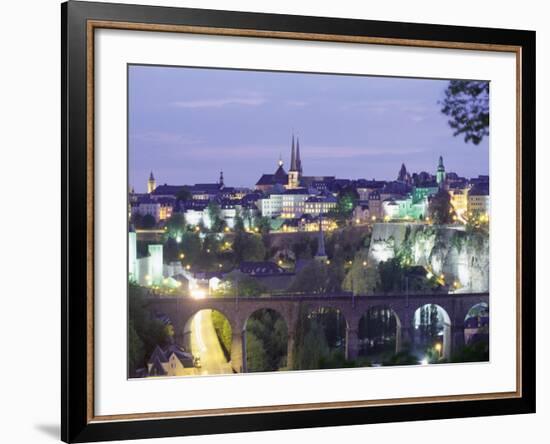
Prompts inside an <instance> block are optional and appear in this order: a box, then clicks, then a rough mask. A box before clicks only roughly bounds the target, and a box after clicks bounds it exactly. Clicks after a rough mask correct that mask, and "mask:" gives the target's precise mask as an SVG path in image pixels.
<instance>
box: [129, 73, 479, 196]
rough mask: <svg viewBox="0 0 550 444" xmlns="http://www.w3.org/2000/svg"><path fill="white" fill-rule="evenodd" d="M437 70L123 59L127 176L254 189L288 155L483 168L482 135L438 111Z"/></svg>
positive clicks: (391, 173)
mask: <svg viewBox="0 0 550 444" xmlns="http://www.w3.org/2000/svg"><path fill="white" fill-rule="evenodd" d="M447 83H448V82H447V81H445V80H424V79H403V78H382V77H367V76H346V75H332V74H331V75H320V74H301V73H300V74H299V73H274V72H261V71H239V70H222V69H202V68H180V67H175V68H171V67H157V66H131V67H130V69H129V181H130V186H133V187H134V188H135V190H136V192H145V190H146V183H147V178H148V176H149V173H150V172H151V171H153V174H154V175H155V178H156V180H157V185H162V184H164V183H168V184H172V185H192V184H195V183H213V182H216V181H217V179H218V177H219V173H220V170H223V173H224V177H225V184H226V185H227V186H246V187H251V188H253V187H254V184H255V183H256V181H257V180H258V179H259V177H260V176H261V175H262V174H263V173H273V172H274V171H275V169H276V168H277V161H278V159H279V155H281V156H282V159H283V161H284V166H285V169H286V170H288V166H289V163H290V144H291V137H292V133H293V131H294V134H295V135H297V136H299V138H300V151H301V158H302V165H303V171H304V175H327V176H328V175H330V176H337V177H338V178H349V179H358V178H365V179H373V178H376V179H386V180H393V179H395V178H396V177H397V173H398V171H399V168H400V166H401V163H403V162H404V163H405V165H406V166H407V169H408V170H409V171H410V172H415V171H416V172H419V171H423V170H424V171H428V172H430V173H432V174H435V169H436V167H437V160H438V157H439V155H442V156H443V158H444V163H445V167H446V170H447V171H454V172H456V173H458V174H459V175H462V176H466V177H475V176H477V175H479V174H489V143H488V140H487V139H485V140H484V141H483V142H482V143H481V144H480V145H478V146H475V145H473V144H471V143H468V144H466V143H465V142H464V140H463V138H462V137H460V136H459V137H453V135H452V130H451V128H450V127H449V126H448V124H447V117H446V116H444V115H442V114H441V112H440V109H441V105H439V104H438V100H442V98H443V92H444V90H445V88H446V86H447Z"/></svg>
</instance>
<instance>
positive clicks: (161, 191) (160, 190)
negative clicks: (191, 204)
mask: <svg viewBox="0 0 550 444" xmlns="http://www.w3.org/2000/svg"><path fill="white" fill-rule="evenodd" d="M184 188H187V189H189V186H187V185H167V184H164V185H159V186H158V187H156V188H155V190H154V191H153V193H152V194H154V195H155V196H165V195H166V196H176V195H177V194H178V192H179V191H181V190H182V189H184Z"/></svg>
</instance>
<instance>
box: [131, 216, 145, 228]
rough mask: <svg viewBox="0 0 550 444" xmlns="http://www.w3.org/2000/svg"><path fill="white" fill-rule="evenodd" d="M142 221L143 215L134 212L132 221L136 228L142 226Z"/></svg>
mask: <svg viewBox="0 0 550 444" xmlns="http://www.w3.org/2000/svg"><path fill="white" fill-rule="evenodd" d="M142 221H143V216H142V215H141V214H140V213H134V214H132V217H131V218H130V222H131V223H132V225H133V226H134V227H136V228H141V224H142Z"/></svg>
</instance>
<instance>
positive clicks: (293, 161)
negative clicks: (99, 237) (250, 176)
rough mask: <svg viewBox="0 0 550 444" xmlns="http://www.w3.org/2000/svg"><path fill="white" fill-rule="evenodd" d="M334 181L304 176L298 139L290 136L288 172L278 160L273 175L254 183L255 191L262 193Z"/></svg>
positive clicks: (325, 177) (266, 175) (332, 179)
mask: <svg viewBox="0 0 550 444" xmlns="http://www.w3.org/2000/svg"><path fill="white" fill-rule="evenodd" d="M323 181H334V176H304V174H303V167H302V159H301V157H300V139H299V138H298V137H296V138H295V137H294V134H293V135H292V142H291V146H290V169H289V170H288V172H286V171H285V169H284V167H283V160H282V159H281V158H279V161H278V163H277V169H276V170H275V173H273V174H262V177H260V179H259V180H258V182H256V189H257V190H258V191H262V192H264V193H269V192H271V191H273V190H277V189H278V190H281V191H282V190H296V189H299V188H307V187H309V186H311V185H312V183H313V182H323Z"/></svg>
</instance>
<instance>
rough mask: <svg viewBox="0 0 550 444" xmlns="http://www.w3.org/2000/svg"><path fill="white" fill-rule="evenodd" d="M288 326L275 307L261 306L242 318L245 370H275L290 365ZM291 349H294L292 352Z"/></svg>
mask: <svg viewBox="0 0 550 444" xmlns="http://www.w3.org/2000/svg"><path fill="white" fill-rule="evenodd" d="M292 345H293V344H291V343H290V341H289V326H288V322H287V320H286V319H285V316H284V315H283V314H282V313H280V312H279V311H278V310H276V309H273V308H268V307H266V308H258V309H256V310H254V311H253V312H252V313H250V314H249V315H248V316H247V318H246V319H245V320H244V322H243V327H242V350H243V371H244V372H255V371H276V370H279V369H280V368H284V367H288V362H287V361H288V355H289V347H291V346H292ZM290 353H291V352H290Z"/></svg>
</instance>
